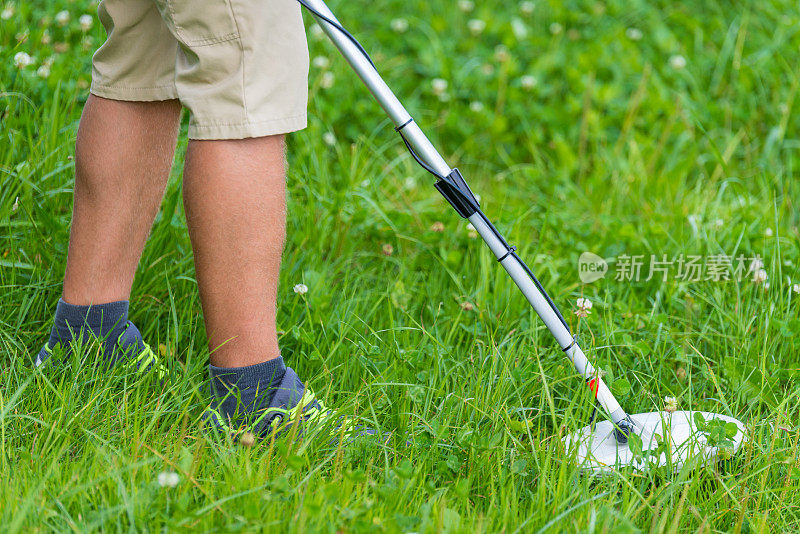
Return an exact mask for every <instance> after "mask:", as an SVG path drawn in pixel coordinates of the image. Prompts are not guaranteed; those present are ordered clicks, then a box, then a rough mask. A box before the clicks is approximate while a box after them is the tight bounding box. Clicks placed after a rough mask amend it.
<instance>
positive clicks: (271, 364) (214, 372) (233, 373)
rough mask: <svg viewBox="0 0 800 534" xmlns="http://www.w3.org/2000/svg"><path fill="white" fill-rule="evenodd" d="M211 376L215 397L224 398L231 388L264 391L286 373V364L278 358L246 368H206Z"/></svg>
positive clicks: (210, 366) (281, 358) (212, 366)
mask: <svg viewBox="0 0 800 534" xmlns="http://www.w3.org/2000/svg"><path fill="white" fill-rule="evenodd" d="M208 371H209V374H210V375H211V385H212V388H213V389H214V393H215V394H216V395H217V396H223V397H224V396H225V395H227V394H228V393H229V391H230V388H231V386H235V387H236V388H237V389H239V390H240V391H243V390H246V389H254V390H259V391H261V390H266V389H269V388H270V387H271V386H272V384H273V383H274V382H275V380H276V378H277V379H280V378H282V377H283V374H284V373H285V372H286V364H285V363H284V362H283V357H281V356H278V357H277V358H275V359H274V360H269V361H266V362H261V363H257V364H255V365H248V366H246V367H216V366H214V365H209V366H208Z"/></svg>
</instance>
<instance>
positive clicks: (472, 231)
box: [467, 223, 478, 239]
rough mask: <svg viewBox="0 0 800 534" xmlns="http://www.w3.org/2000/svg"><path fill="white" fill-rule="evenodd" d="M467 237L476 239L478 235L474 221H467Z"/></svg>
mask: <svg viewBox="0 0 800 534" xmlns="http://www.w3.org/2000/svg"><path fill="white" fill-rule="evenodd" d="M467 237H469V238H470V239H475V238H476V237H478V231H477V230H476V229H475V227H474V226H472V223H467Z"/></svg>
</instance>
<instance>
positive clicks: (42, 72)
mask: <svg viewBox="0 0 800 534" xmlns="http://www.w3.org/2000/svg"><path fill="white" fill-rule="evenodd" d="M36 75H37V76H38V77H39V78H47V77H48V76H50V65H48V64H47V63H44V64H43V65H42V66H41V67H39V68H38V69H36Z"/></svg>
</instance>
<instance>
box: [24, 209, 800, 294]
mask: <svg viewBox="0 0 800 534" xmlns="http://www.w3.org/2000/svg"><path fill="white" fill-rule="evenodd" d="M18 209H19V197H17V198H16V199H14V203H13V204H11V213H14V212H15V211H17V210H18ZM795 285H797V284H795ZM796 293H800V291H796Z"/></svg>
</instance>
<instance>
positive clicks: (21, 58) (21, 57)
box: [14, 52, 33, 69]
mask: <svg viewBox="0 0 800 534" xmlns="http://www.w3.org/2000/svg"><path fill="white" fill-rule="evenodd" d="M31 63H33V58H32V57H31V56H30V55H28V54H27V53H26V52H17V53H16V54H14V66H15V67H17V68H18V69H24V68H25V67H27V66H28V65H30V64H31Z"/></svg>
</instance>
